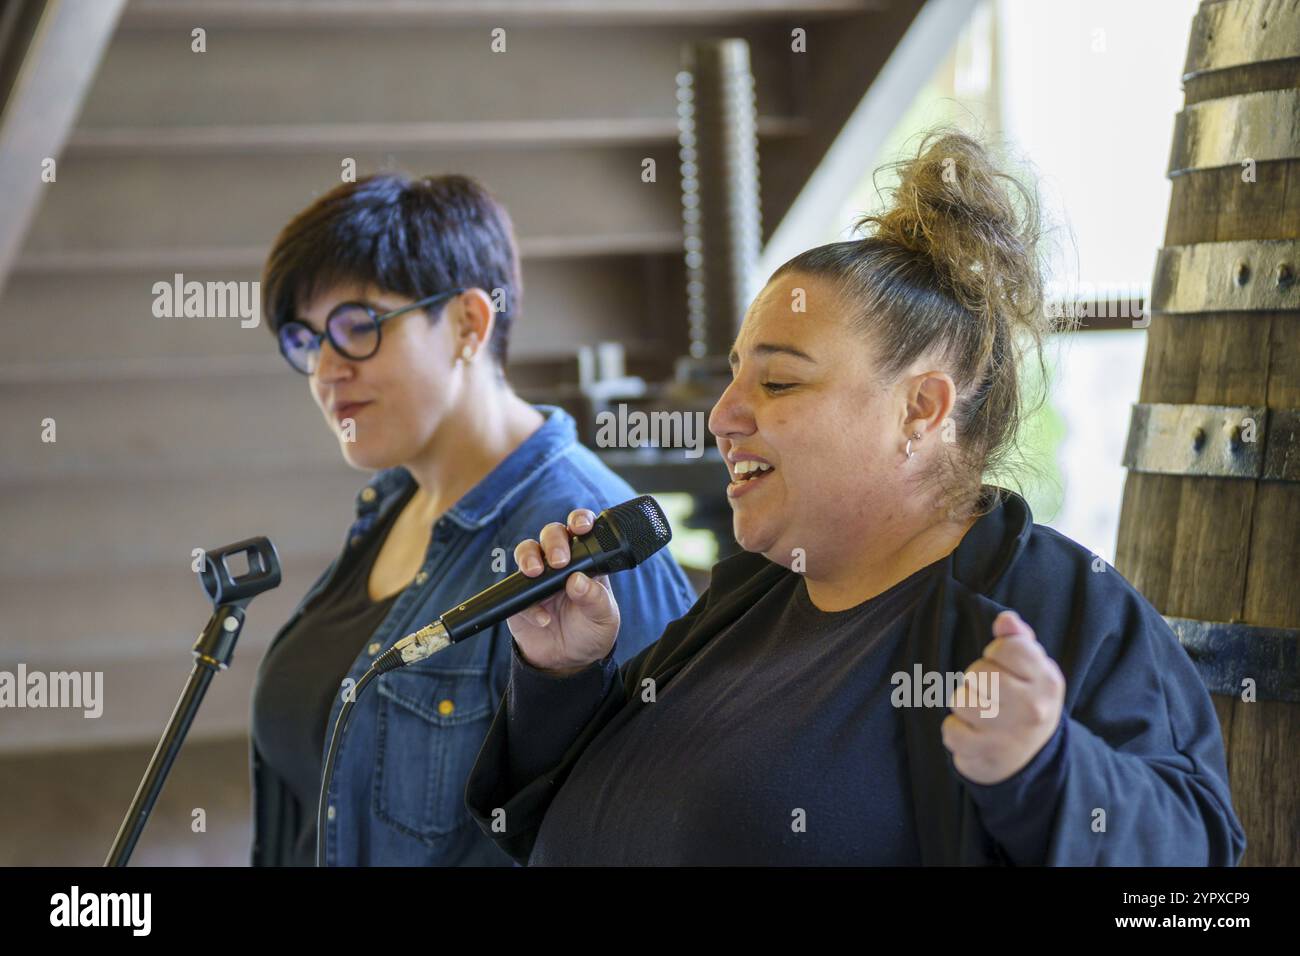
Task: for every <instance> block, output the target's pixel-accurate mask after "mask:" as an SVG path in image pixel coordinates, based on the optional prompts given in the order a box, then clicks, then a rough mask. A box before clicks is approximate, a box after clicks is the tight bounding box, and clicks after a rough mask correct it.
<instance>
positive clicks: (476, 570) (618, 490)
mask: <svg viewBox="0 0 1300 956" xmlns="http://www.w3.org/2000/svg"><path fill="white" fill-rule="evenodd" d="M534 407H535V408H537V410H538V411H539V412H541V413H542V414H543V415H544V416H546V421H545V422H544V424H543V425H542V426H541V427H540V428H539V429H538V430H537V431H536V432H534V433H533V434H532V435H531V436H529V437H528V438H527V439H526V440H525V441H524V442H523V444H521V445H520V446H519V447H518V448H516V449H515V450H514V451H513V452H511V453H510V455H508V456H507V457H506V458H505V459H504V460H503V461H501V462H500V463H499V464H498V465H497V467H496V468H494V469H493V470H492V471H491V472H490V473H489V474H488V475H487V476H486V477H485V478H484V479H483V480H482V481H480V482H479V483H478V484H477V485H475V486H474V488H472V489H471V490H470V491H469V492H467V493H466V494H465V496H464V497H462V498H461V500H460V501H458V502H457V503H456V505H455V506H454V507H453V508H451V509H450V510H449V511H448V512H446V513H445V514H444V515H443V516H442V517H441V518H439V519H438V521H437V522H435V524H434V526H433V528H432V534H431V537H430V541H429V544H428V547H427V550H426V551H425V559H424V564H423V565H422V566H421V568H420V570H419V572H418V573H417V574H416V575H415V578H414V579H413V580H412V582H411V584H410V585H408V586H407V588H406V590H405V591H403V592H402V593H401V594H400V595H399V596H398V598H397V599H396V601H395V602H394V603H393V606H392V608H391V609H390V611H389V613H388V615H387V616H386V617H385V618H384V621H383V623H382V624H381V625H380V626H379V629H378V630H377V631H375V633H374V634H373V635H369V639H368V640H365V643H364V645H363V646H361V648H360V653H359V654H358V656H357V658H356V660H355V662H354V663H353V665H352V667H351V669H350V670H349V671H348V673H347V675H345V676H346V677H348V678H351V679H352V681H353V682H354V683H355V682H356V681H358V680H359V679H360V678H361V676H362V674H364V673H365V672H366V670H367V669H368V668H369V666H370V664H371V662H372V661H373V660H374V659H375V657H376V656H378V655H379V654H380V653H382V652H383V651H385V650H387V649H388V648H389V647H391V646H392V645H393V644H394V643H395V642H397V641H398V640H400V639H401V638H402V637H405V636H406V635H407V634H409V633H410V632H411V631H414V630H417V629H418V628H420V627H423V626H424V625H425V624H428V623H430V622H432V621H434V620H436V619H437V618H438V617H439V615H441V614H442V613H443V612H444V611H446V610H448V609H449V608H451V607H454V606H455V605H456V604H458V603H459V602H460V601H462V600H464V599H465V598H466V597H469V596H471V595H473V594H476V593H478V592H479V591H481V590H483V589H484V588H486V587H488V586H490V585H492V584H494V583H496V582H497V581H499V580H501V579H502V578H503V577H505V576H506V575H507V574H510V573H512V572H514V571H515V570H516V569H515V564H514V547H515V545H516V544H518V543H519V542H520V541H522V540H524V539H525V538H535V537H536V536H537V533H538V531H540V530H541V528H542V526H543V525H545V524H546V523H548V522H551V521H563V520H564V519H565V517H566V516H567V515H568V513H569V511H571V510H572V509H574V508H578V507H588V508H592V509H593V510H596V511H599V510H600V509H602V508H604V507H607V506H609V505H614V504H618V503H619V502H621V501H625V500H627V499H629V498H633V497H635V496H636V492H634V491H633V490H632V488H631V487H630V486H629V485H628V484H627V483H626V482H625V481H623V479H621V478H619V477H618V476H617V475H615V474H614V473H613V472H612V471H610V470H609V468H608V467H606V466H605V465H604V464H603V463H602V462H601V461H600V460H599V459H598V458H597V457H596V456H595V455H594V454H593V453H592V452H591V451H590V450H589V449H587V448H585V447H584V446H583V445H581V444H580V443H579V442H578V440H577V431H576V428H575V425H574V421H573V419H572V418H571V417H570V416H569V415H568V414H567V413H566V412H564V411H563V410H562V409H560V408H557V407H554V406H550V405H537V406H534ZM412 481H414V479H413V478H412V476H411V474H410V472H409V471H407V470H406V469H405V468H404V467H400V466H399V467H395V468H388V469H384V470H382V471H379V472H377V473H376V474H375V475H374V476H373V477H372V478H371V480H370V481H369V482H368V483H367V484H366V486H365V487H364V488H362V489H361V491H360V492H359V493H358V495H357V499H356V513H357V517H356V521H355V522H354V523H353V524H352V526H351V528H350V529H349V530H348V535H347V539H346V542H345V544H344V551H343V554H340V555H339V556H338V557H336V558H335V559H334V561H333V562H332V563H331V564H330V566H329V568H327V569H326V570H325V572H324V573H323V574H321V576H320V577H319V578H318V579H317V580H316V582H315V583H314V584H313V585H312V586H311V588H310V589H309V590H308V592H307V594H306V595H305V596H304V597H303V599H302V601H301V602H300V603H299V604H298V606H297V608H295V610H294V612H293V614H292V615H291V617H290V619H289V621H288V622H287V623H286V624H285V625H284V627H282V628H281V629H280V631H279V632H278V633H277V634H276V636H275V638H274V639H273V640H272V645H271V646H274V645H275V643H276V642H277V641H279V640H280V638H281V637H282V636H283V635H284V633H285V632H286V631H287V630H288V628H289V626H290V625H292V624H293V623H294V621H296V620H297V619H298V618H299V616H301V614H302V612H303V609H304V608H305V607H306V605H307V604H308V602H309V601H311V599H312V598H313V597H315V596H316V595H317V594H318V593H319V592H321V591H322V590H324V589H325V588H326V587H327V586H328V584H329V582H330V580H331V578H332V577H333V575H334V572H335V570H336V569H337V568H338V566H339V564H340V563H341V561H342V558H343V555H344V554H346V553H347V551H348V549H350V548H356V547H359V546H360V545H361V544H363V543H364V542H365V541H366V540H367V538H366V536H367V534H368V533H369V532H370V530H371V529H372V528H373V527H374V525H375V523H376V521H377V520H378V518H379V517H380V516H381V515H382V514H384V513H385V512H386V509H387V508H388V507H389V506H391V505H392V504H393V502H395V501H397V500H398V499H400V498H401V496H402V494H403V492H404V491H405V490H407V489H408V488H409V487H410V483H411V482H412ZM498 549H499V550H498ZM610 584H611V586H612V587H613V589H614V594H615V597H616V598H617V600H618V604H619V608H620V609H621V611H622V624H621V627H620V629H619V635H618V640H617V642H616V646H615V658H616V659H617V660H618V661H620V662H622V661H624V660H628V659H630V658H631V657H633V656H634V655H635V654H637V653H638V652H639V651H640V650H641V649H642V648H644V647H646V646H647V645H649V644H652V643H653V642H654V641H656V640H657V639H658V638H659V635H660V634H661V633H662V632H663V630H664V627H665V625H667V624H668V623H669V622H670V621H672V620H674V619H676V618H678V617H680V616H681V615H682V614H684V613H685V612H686V611H687V610H689V608H690V607H691V605H692V604H693V603H694V601H695V594H694V591H693V589H692V587H691V585H690V583H689V582H688V581H687V579H686V576H685V574H683V572H682V570H681V568H679V567H678V566H677V563H676V562H675V561H674V560H673V559H672V557H671V556H670V554H669V552H668V549H666V548H665V549H663V550H661V551H659V552H657V553H656V554H654V555H653V556H652V557H650V558H649V559H647V560H646V561H645V562H643V563H642V564H641V565H640V566H638V567H637V568H634V569H632V570H630V571H624V572H621V573H618V574H614V575H611V577H610ZM365 637H366V636H365V635H358V643H359V644H360V643H361V641H362V640H364V639H365ZM512 640H513V638H512V637H511V634H510V631H509V629H508V628H507V627H506V626H505V624H504V623H502V624H499V625H497V626H496V627H493V628H491V629H489V630H487V631H484V632H482V633H480V634H478V635H475V636H474V637H471V638H469V639H467V640H465V641H462V642H460V643H457V644H453V645H452V646H451V647H449V648H447V649H446V650H444V651H442V652H440V653H437V654H435V655H433V656H432V657H429V658H427V659H425V660H423V661H420V662H418V663H416V664H412V665H410V666H408V667H404V668H400V669H398V670H396V671H392V672H390V673H387V674H384V675H383V676H382V677H379V678H378V679H376V680H374V681H372V682H371V684H370V686H368V687H367V688H366V689H365V690H364V691H363V692H362V694H361V695H360V696H359V697H358V698H357V703H356V706H355V707H353V709H352V714H351V717H350V719H349V722H348V727H347V731H346V733H345V735H344V738H343V741H342V743H341V745H340V747H339V752H338V756H337V759H336V764H335V768H334V775H333V780H332V783H331V786H330V793H329V801H328V804H327V807H328V809H327V815H328V820H327V826H326V837H327V839H326V862H327V865H330V866H366V865H372V866H373V865H379V866H390V865H391V866H457V865H461V866H464V865H469V866H475V865H478V866H491V865H496V866H509V865H511V859H510V857H509V856H507V855H506V854H505V853H504V852H502V851H501V850H500V849H499V848H498V847H497V846H496V844H495V843H493V841H492V840H490V839H489V838H488V837H487V836H485V835H484V834H483V832H482V831H481V830H480V829H479V828H478V827H477V826H475V824H474V821H473V820H472V818H471V817H470V815H469V812H468V811H467V809H466V807H465V796H464V794H465V782H466V780H467V778H468V777H469V771H470V768H471V767H473V765H474V760H475V757H476V756H477V755H478V751H479V748H480V746H481V745H482V743H483V738H484V737H485V736H486V735H487V730H488V725H489V724H490V723H491V720H492V715H493V713H494V712H495V711H496V707H497V703H498V701H499V700H500V699H501V697H502V695H503V693H504V691H505V685H506V681H507V680H508V678H509V674H510V658H511V645H510V642H511V641H512ZM268 651H269V648H268ZM264 660H265V658H264ZM260 679H261V673H260V671H259V674H258V680H259V681H260ZM342 696H343V695H342V693H339V694H336V695H335V698H334V706H333V709H332V711H331V713H330V717H329V724H328V728H327V732H326V738H325V747H326V749H328V747H329V738H330V735H331V733H332V730H333V727H334V723H335V720H336V719H337V717H338V714H339V711H340V709H341V707H342ZM250 751H251V754H250V758H251V775H252V791H253V847H252V863H253V865H254V866H276V865H282V863H283V861H284V860H285V854H286V852H287V850H288V848H290V847H291V846H292V842H293V840H294V837H295V834H296V831H297V829H298V826H299V823H300V821H301V820H302V815H303V814H310V815H313V816H314V815H315V814H316V812H317V808H316V806H315V805H313V806H310V807H304V806H302V805H301V804H300V803H299V801H297V800H296V799H295V798H294V797H293V796H292V794H291V793H290V791H289V789H288V787H287V786H286V785H285V783H284V781H283V780H282V779H280V778H279V776H278V775H277V774H276V773H275V772H274V771H273V770H272V769H271V768H269V767H268V766H266V765H265V763H264V762H263V759H262V756H261V754H260V753H259V752H258V749H257V746H256V744H255V743H250ZM323 760H324V754H322V763H323Z"/></svg>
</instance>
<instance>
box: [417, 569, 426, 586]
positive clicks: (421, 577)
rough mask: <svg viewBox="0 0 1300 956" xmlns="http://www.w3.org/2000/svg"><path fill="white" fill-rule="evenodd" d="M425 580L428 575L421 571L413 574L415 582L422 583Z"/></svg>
mask: <svg viewBox="0 0 1300 956" xmlns="http://www.w3.org/2000/svg"><path fill="white" fill-rule="evenodd" d="M427 580H429V575H427V574H425V573H424V572H423V571H421V572H420V573H419V574H417V575H416V576H415V583H416V584H423V583H424V582H425V581H427Z"/></svg>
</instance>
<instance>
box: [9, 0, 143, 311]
mask: <svg viewBox="0 0 1300 956" xmlns="http://www.w3.org/2000/svg"><path fill="white" fill-rule="evenodd" d="M124 2H125V0H44V2H43V5H42V7H41V10H40V15H39V18H38V19H37V20H36V22H35V25H34V28H33V30H32V32H31V33H30V36H29V37H28V42H27V43H26V44H25V46H24V47H23V49H22V50H21V55H22V64H21V66H19V67H18V68H17V71H16V73H15V74H14V75H13V80H12V85H11V87H10V89H9V95H8V97H7V98H6V100H5V102H4V104H3V110H4V112H3V113H0V196H3V197H4V203H5V215H3V216H0V289H3V286H4V281H5V278H6V276H8V274H9V267H10V266H11V265H12V263H13V261H14V259H15V258H16V257H17V255H18V250H19V248H20V247H21V245H22V241H23V236H24V235H26V233H27V227H28V225H30V223H31V219H32V216H33V214H34V213H35V211H36V207H37V205H38V204H39V203H40V200H41V197H42V195H43V190H45V189H52V188H54V186H55V185H56V184H55V183H47V182H44V181H43V180H42V163H43V162H44V161H45V160H46V159H53V158H57V157H58V156H59V154H60V153H61V152H62V150H63V144H64V142H65V141H66V139H67V137H68V132H69V130H71V129H72V124H73V122H74V121H75V120H76V118H77V114H78V112H79V111H80V110H81V102H82V99H83V98H84V97H85V95H86V91H87V90H88V89H89V87H90V83H91V80H92V79H93V78H94V76H95V71H96V69H97V68H98V66H99V61H100V58H101V57H102V56H103V54H104V48H105V47H106V46H107V45H108V41H109V38H110V37H111V36H112V35H113V29H114V27H115V26H116V25H117V19H118V16H119V15H120V14H121V12H122V5H123V3H124ZM17 52H18V51H15V50H12V49H10V50H6V55H7V56H13V55H16V54H17ZM56 172H57V171H56Z"/></svg>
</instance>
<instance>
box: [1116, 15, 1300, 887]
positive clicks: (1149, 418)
mask: <svg viewBox="0 0 1300 956" xmlns="http://www.w3.org/2000/svg"><path fill="white" fill-rule="evenodd" d="M1183 91H1184V97H1185V103H1184V107H1183V110H1182V112H1181V113H1179V114H1178V117H1177V120H1176V123H1175V127H1174V142H1173V148H1172V150H1171V153H1170V162H1169V176H1170V178H1171V180H1172V183H1173V190H1172V193H1171V196H1170V204H1169V218H1168V221H1167V224H1166V229H1165V241H1164V247H1163V248H1162V249H1161V250H1160V253H1159V256H1158V258H1157V263H1156V272H1155V278H1154V280H1153V283H1152V290H1151V316H1150V318H1149V321H1150V326H1149V328H1148V330H1147V336H1148V338H1147V353H1146V364H1145V366H1144V369H1143V373H1142V388H1141V393H1140V395H1139V404H1137V405H1135V406H1134V408H1133V417H1132V420H1131V422H1130V425H1129V436H1128V445H1127V448H1126V450H1125V456H1124V464H1125V466H1126V467H1127V468H1128V469H1129V472H1128V476H1127V478H1126V481H1125V485H1124V502H1123V510H1122V512H1121V515H1120V528H1119V542H1118V549H1117V557H1116V566H1117V568H1118V569H1119V570H1120V572H1121V573H1122V574H1124V575H1125V576H1126V577H1127V578H1128V579H1129V580H1131V581H1132V582H1133V583H1134V584H1135V585H1136V586H1137V587H1138V588H1139V589H1140V590H1141V591H1142V593H1143V594H1145V595H1146V596H1147V598H1148V599H1149V600H1150V601H1151V602H1152V603H1153V604H1154V605H1155V606H1156V607H1157V608H1159V609H1160V611H1161V613H1162V614H1164V615H1165V617H1166V618H1167V619H1169V621H1170V623H1171V624H1172V625H1173V627H1174V630H1175V633H1177V634H1178V636H1179V639H1180V640H1181V641H1182V643H1183V646H1184V647H1185V648H1186V649H1187V651H1188V653H1189V655H1190V656H1191V657H1192V660H1193V661H1194V662H1195V663H1196V665H1197V667H1198V669H1199V670H1200V672H1201V675H1202V677H1203V679H1204V680H1205V682H1206V686H1207V687H1208V688H1209V690H1210V691H1211V693H1212V695H1213V698H1214V704H1215V708H1216V710H1217V711H1218V714H1219V720H1220V722H1221V723H1222V727H1223V735H1224V744H1225V748H1226V752H1227V758H1228V772H1229V775H1230V778H1231V786H1232V794H1233V802H1234V805H1235V807H1236V810H1237V813H1238V815H1239V817H1240V818H1241V822H1242V825H1243V826H1244V827H1245V829H1246V839H1247V848H1246V855H1245V858H1244V860H1243V863H1245V864H1249V865H1268V866H1272V865H1291V866H1295V865H1297V864H1300V664H1298V663H1297V659H1298V656H1300V655H1298V654H1297V647H1298V646H1300V630H1298V629H1300V282H1298V281H1297V273H1300V241H1297V240H1300V0H1204V2H1203V3H1202V4H1201V6H1200V8H1199V10H1198V12H1197V14H1196V17H1195V20H1194V21H1193V25H1192V33H1191V40H1190V43H1189V45H1188V53H1187V65H1186V67H1185V69H1184V71H1183Z"/></svg>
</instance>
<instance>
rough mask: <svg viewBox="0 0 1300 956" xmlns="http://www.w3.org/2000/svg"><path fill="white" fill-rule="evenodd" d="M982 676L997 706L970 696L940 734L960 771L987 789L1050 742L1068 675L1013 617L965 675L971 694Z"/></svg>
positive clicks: (997, 626)
mask: <svg viewBox="0 0 1300 956" xmlns="http://www.w3.org/2000/svg"><path fill="white" fill-rule="evenodd" d="M981 672H987V673H988V676H987V677H984V678H983V680H984V681H985V682H986V683H985V684H984V685H983V686H984V687H985V688H986V689H991V690H992V691H993V693H994V694H995V695H996V696H995V699H994V701H993V706H988V701H984V702H983V703H981V701H980V700H979V699H978V697H977V696H976V694H975V693H974V692H973V690H968V692H967V694H966V699H965V700H964V701H961V700H960V699H959V700H955V701H954V702H953V703H954V706H953V707H952V713H951V714H949V715H948V716H947V717H945V718H944V721H943V724H942V726H941V727H940V731H941V733H942V735H943V745H944V746H945V747H947V748H948V750H949V751H950V752H951V753H952V757H953V764H954V766H956V768H957V771H958V772H959V773H960V774H961V775H962V776H963V777H965V778H966V779H968V780H970V781H972V782H973V783H978V784H984V785H986V786H987V785H989V784H995V783H1001V782H1002V781H1003V780H1006V779H1008V778H1010V777H1012V776H1014V775H1015V774H1016V772H1017V771H1019V770H1020V769H1021V768H1022V767H1024V766H1025V765H1026V764H1028V763H1029V762H1030V761H1031V760H1033V758H1034V755H1035V754H1037V753H1038V751H1039V750H1041V749H1042V748H1043V745H1044V744H1046V743H1047V742H1048V741H1049V740H1051V739H1052V735H1053V734H1054V733H1055V732H1056V728H1057V725H1058V724H1059V723H1060V720H1061V711H1062V709H1063V706H1064V703H1065V675H1064V674H1062V673H1061V669H1060V668H1059V667H1058V666H1057V665H1056V661H1054V660H1052V659H1051V658H1050V657H1048V656H1047V651H1045V650H1043V645H1042V644H1040V643H1038V638H1037V636H1036V635H1035V634H1034V632H1033V629H1032V628H1030V626H1029V625H1028V624H1026V623H1025V622H1024V621H1023V620H1022V619H1021V617H1020V615H1019V614H1017V613H1016V612H1015V611H1003V612H1002V613H1001V614H999V615H998V616H997V618H996V619H995V620H994V621H993V640H992V641H991V642H989V644H988V646H987V647H985V648H984V655H983V656H982V657H981V658H980V659H979V660H978V661H976V662H975V663H974V664H972V665H971V666H970V667H968V668H967V669H966V680H967V687H968V688H973V687H974V686H975V685H976V684H977V682H978V681H979V680H980V678H979V677H978V675H979V674H980V673H981ZM982 714H983V715H986V716H982Z"/></svg>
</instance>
